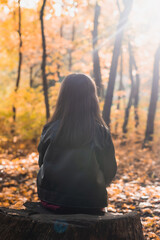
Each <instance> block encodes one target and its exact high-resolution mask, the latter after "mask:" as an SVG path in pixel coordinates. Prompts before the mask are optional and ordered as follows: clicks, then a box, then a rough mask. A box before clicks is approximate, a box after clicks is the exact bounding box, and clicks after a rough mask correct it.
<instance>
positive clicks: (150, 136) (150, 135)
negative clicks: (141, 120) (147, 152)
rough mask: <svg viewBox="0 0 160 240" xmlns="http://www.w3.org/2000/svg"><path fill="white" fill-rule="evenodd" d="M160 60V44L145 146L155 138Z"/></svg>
mask: <svg viewBox="0 0 160 240" xmlns="http://www.w3.org/2000/svg"><path fill="white" fill-rule="evenodd" d="M159 62H160V45H159V46H158V48H157V51H156V54H155V59H154V66H153V80H152V90H151V98H150V104H149V109H148V117H147V126H146V132H145V139H144V143H143V146H145V143H147V142H148V141H152V140H153V133H154V119H155V114H156V107H157V100H158V89H159Z"/></svg>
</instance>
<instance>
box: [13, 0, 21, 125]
mask: <svg viewBox="0 0 160 240" xmlns="http://www.w3.org/2000/svg"><path fill="white" fill-rule="evenodd" d="M20 3H21V1H20V0H18V18H19V24H18V35H19V61H18V74H17V80H16V87H15V93H16V92H17V90H18V88H19V83H20V77H21V66H22V33H21V6H20ZM12 108H13V120H14V121H16V107H15V106H13V107H12Z"/></svg>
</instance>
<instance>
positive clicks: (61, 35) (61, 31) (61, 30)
mask: <svg viewBox="0 0 160 240" xmlns="http://www.w3.org/2000/svg"><path fill="white" fill-rule="evenodd" d="M60 37H61V38H62V37H63V23H61V27H60ZM57 60H58V61H59V60H60V57H58V59H57ZM60 67H61V66H60V64H59V63H57V76H58V79H59V81H60V80H61V74H60Z"/></svg>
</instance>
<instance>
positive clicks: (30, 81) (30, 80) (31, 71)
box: [29, 66, 33, 88]
mask: <svg viewBox="0 0 160 240" xmlns="http://www.w3.org/2000/svg"><path fill="white" fill-rule="evenodd" d="M29 77H30V79H29V85H30V88H32V87H33V66H30V72H29Z"/></svg>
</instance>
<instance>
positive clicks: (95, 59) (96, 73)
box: [92, 2, 102, 96]
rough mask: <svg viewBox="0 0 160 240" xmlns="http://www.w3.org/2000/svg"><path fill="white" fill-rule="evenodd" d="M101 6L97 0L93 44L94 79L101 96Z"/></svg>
mask: <svg viewBox="0 0 160 240" xmlns="http://www.w3.org/2000/svg"><path fill="white" fill-rule="evenodd" d="M100 10H101V8H100V6H99V5H98V3H97V2H96V5H95V12H94V29H93V31H92V45H93V75H94V80H95V83H96V86H97V93H98V96H101V95H102V94H101V92H102V79H101V67H100V60H99V52H98V48H96V46H97V42H98V19H99V16H100Z"/></svg>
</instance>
